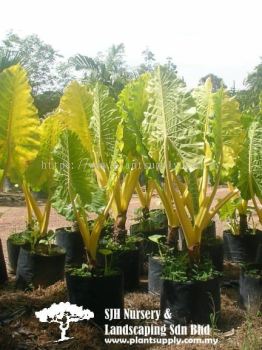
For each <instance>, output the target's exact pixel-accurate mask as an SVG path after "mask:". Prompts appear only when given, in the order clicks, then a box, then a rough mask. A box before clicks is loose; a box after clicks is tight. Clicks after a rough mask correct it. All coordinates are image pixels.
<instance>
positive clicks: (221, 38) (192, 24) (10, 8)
mask: <svg viewBox="0 0 262 350" xmlns="http://www.w3.org/2000/svg"><path fill="white" fill-rule="evenodd" d="M261 10H262V1H261V0H248V1H246V0H216V1H215V0H95V1H93V0H74V1H72V0H12V1H3V2H2V3H1V21H0V40H1V39H3V38H4V37H5V35H6V33H7V32H8V31H10V30H13V31H14V32H15V33H18V34H19V35H21V36H25V35H29V34H33V33H34V34H37V35H38V36H39V37H40V38H41V39H42V40H44V41H45V42H47V43H48V44H51V45H52V46H53V47H54V48H55V49H56V50H58V51H59V52H60V53H61V54H62V55H64V56H65V57H69V56H71V55H74V54H76V53H82V54H86V55H89V56H95V55H96V53H97V52H98V51H105V50H106V49H107V48H108V47H110V46H111V45H112V44H119V43H121V42H123V43H124V44H125V48H126V59H127V62H128V63H129V64H130V65H138V64H139V63H140V62H141V61H142V55H141V53H142V51H143V50H144V49H145V48H147V47H148V48H149V49H150V50H151V51H153V52H154V53H155V56H156V59H157V60H158V61H162V62H163V61H164V60H165V58H166V57H172V58H173V60H174V62H175V64H177V67H178V73H179V75H180V76H183V77H184V79H185V81H186V82H187V84H188V86H189V87H193V86H195V85H197V83H198V81H199V79H200V78H201V77H203V76H204V75H206V74H208V73H213V74H216V75H218V76H220V77H222V78H223V79H224V81H225V83H226V84H227V85H228V87H232V86H233V82H234V81H235V85H236V88H241V87H242V86H243V80H244V79H245V77H246V76H247V74H248V73H249V72H251V71H252V70H253V69H254V67H255V66H256V65H257V64H259V63H260V57H261V56H262V21H261V14H262V11H261Z"/></svg>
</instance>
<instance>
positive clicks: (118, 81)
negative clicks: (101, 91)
mask: <svg viewBox="0 0 262 350" xmlns="http://www.w3.org/2000/svg"><path fill="white" fill-rule="evenodd" d="M69 62H70V63H71V65H72V66H73V67H74V68H75V69H76V70H77V71H81V72H82V73H83V77H82V80H83V81H86V82H88V83H90V84H95V83H96V82H97V81H99V82H101V83H103V84H104V85H106V86H108V87H109V90H110V93H111V95H112V96H114V97H116V96H118V94H119V92H120V91H121V90H122V89H123V87H124V86H125V85H126V83H127V82H128V81H129V80H130V78H131V76H132V73H131V72H130V71H129V70H128V68H127V64H126V61H125V47H124V44H119V45H112V46H111V47H110V48H109V49H108V51H107V52H106V53H105V54H103V53H98V55H97V56H96V57H94V58H92V57H90V56H85V55H81V54H78V55H76V56H74V57H71V58H70V59H69Z"/></svg>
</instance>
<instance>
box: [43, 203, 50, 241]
mask: <svg viewBox="0 0 262 350" xmlns="http://www.w3.org/2000/svg"><path fill="white" fill-rule="evenodd" d="M50 212H51V201H50V199H49V198H48V200H47V202H46V205H45V210H44V215H43V221H42V226H41V228H40V235H41V236H44V235H46V233H47V229H48V225H49V219H50Z"/></svg>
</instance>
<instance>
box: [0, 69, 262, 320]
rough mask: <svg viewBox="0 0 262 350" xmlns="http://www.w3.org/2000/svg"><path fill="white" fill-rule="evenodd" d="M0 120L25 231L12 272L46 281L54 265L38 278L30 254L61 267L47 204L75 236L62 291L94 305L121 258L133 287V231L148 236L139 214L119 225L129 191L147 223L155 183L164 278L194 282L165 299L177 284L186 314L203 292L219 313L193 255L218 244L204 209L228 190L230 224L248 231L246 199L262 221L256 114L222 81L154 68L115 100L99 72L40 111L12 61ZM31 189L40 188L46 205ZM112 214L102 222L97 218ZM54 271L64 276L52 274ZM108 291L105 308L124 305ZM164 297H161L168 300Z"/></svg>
mask: <svg viewBox="0 0 262 350" xmlns="http://www.w3.org/2000/svg"><path fill="white" fill-rule="evenodd" d="M0 119H1V127H0V149H1V159H0V169H2V172H1V184H3V181H4V178H5V177H8V178H9V179H10V180H11V181H12V182H15V183H18V184H19V186H20V187H21V189H22V191H23V193H24V196H25V202H26V207H27V217H28V218H27V229H26V231H25V232H24V234H22V235H19V236H17V235H16V237H13V238H14V240H17V241H19V242H20V243H21V244H23V247H22V248H21V249H20V253H19V256H18V265H17V271H16V273H17V280H18V281H19V283H21V284H23V283H24V282H25V283H26V284H27V285H28V283H33V284H35V285H38V284H40V285H41V284H42V285H45V282H44V281H45V280H46V277H45V273H44V272H46V273H48V271H50V270H52V269H45V271H42V272H41V273H40V274H39V275H40V276H41V278H40V282H39V280H35V279H34V278H35V273H36V269H37V268H36V266H39V262H38V260H37V259H36V258H35V256H39V255H40V256H42V257H43V256H52V257H53V258H54V262H52V263H51V265H52V266H53V269H54V266H56V267H57V268H58V265H59V264H58V263H57V262H58V256H61V266H63V264H64V261H65V252H63V251H61V250H59V249H58V248H57V247H56V246H53V245H52V244H51V238H52V235H53V233H52V232H50V230H49V229H48V226H49V218H50V211H51V207H52V206H53V207H54V208H55V209H56V210H57V212H58V213H60V214H62V215H64V216H65V217H66V218H67V219H69V220H71V221H73V222H74V223H75V224H74V228H76V229H75V231H76V232H80V234H81V239H82V241H83V243H84V249H82V250H80V251H79V255H78V256H77V257H76V260H75V261H74V262H75V263H76V264H75V265H74V266H71V267H68V268H67V272H66V281H67V286H68V290H69V299H70V301H72V302H75V303H80V304H81V305H83V306H85V307H89V308H90V309H92V307H93V306H94V307H95V305H94V304H96V306H97V303H98V304H99V305H100V306H101V307H102V306H103V307H104V306H105V303H102V302H101V303H100V302H99V300H100V298H99V297H98V294H99V292H98V291H99V290H100V291H101V290H103V289H104V288H107V289H108V288H110V287H109V286H111V282H110V280H112V288H113V289H112V293H113V294H114V295H115V296H116V295H118V296H119V295H120V294H121V293H120V290H122V289H121V288H122V287H121V286H122V277H121V273H119V271H118V269H119V268H120V269H121V268H122V271H123V272H124V275H125V276H124V283H125V287H126V289H129V290H130V289H132V288H135V287H137V285H136V283H138V281H139V280H138V272H139V262H138V257H139V252H138V248H137V246H138V245H141V239H139V238H138V237H137V235H133V234H132V233H134V231H138V233H139V234H140V236H141V234H142V236H144V237H143V238H145V236H148V232H147V231H148V227H142V226H143V224H142V226H141V224H140V225H139V227H136V228H135V227H133V228H132V230H133V232H132V230H131V235H128V234H127V229H126V219H127V210H128V208H129V205H130V201H131V198H132V195H133V193H134V192H136V193H137V195H138V198H139V201H140V204H141V208H142V209H141V213H142V217H143V219H144V221H143V222H146V223H148V224H149V225H150V220H151V216H150V201H151V197H152V194H153V193H154V192H155V193H156V194H157V195H158V196H159V198H160V200H161V203H162V206H163V208H164V211H165V217H166V221H167V234H166V242H165V246H166V247H167V248H166V251H167V253H166V254H165V259H164V260H163V262H164V263H163V265H164V266H163V276H164V281H166V280H167V281H173V282H176V281H177V278H178V282H183V283H186V285H187V286H188V285H189V284H190V285H192V286H194V287H192V288H193V289H192V290H191V291H190V292H189V291H188V292H183V293H182V292H181V293H180V292H179V291H175V290H173V291H172V292H171V295H172V296H175V299H173V301H172V303H173V304H174V305H177V304H176V303H177V300H178V299H176V298H177V296H178V295H180V294H181V295H183V294H187V293H188V295H191V294H190V293H193V294H194V295H198V297H197V298H196V299H195V298H194V299H193V300H194V301H193V305H192V302H191V306H190V310H191V311H190V313H189V314H188V315H190V316H185V320H186V321H188V320H189V319H190V318H191V317H192V319H193V318H194V317H193V316H192V315H195V314H196V313H197V312H198V313H199V315H200V314H201V312H200V311H201V310H200V309H201V305H202V304H201V303H202V300H203V298H205V296H206V295H207V294H208V293H211V294H212V296H213V300H215V304H214V305H215V306H214V305H213V306H214V313H215V314H216V313H217V312H218V311H219V308H220V303H219V297H218V296H219V295H220V292H219V283H218V282H216V283H215V285H213V282H212V281H218V279H217V271H216V269H215V268H214V266H213V265H212V263H210V262H208V261H206V259H203V258H202V257H203V256H206V258H211V260H213V262H214V261H215V258H214V256H215V253H212V251H213V252H215V251H216V249H215V248H211V247H213V246H219V244H218V243H217V240H216V238H215V237H214V235H213V241H214V243H216V244H211V241H212V239H211V238H210V235H211V236H212V234H210V232H212V231H210V226H212V219H213V218H214V217H215V215H216V214H218V213H219V212H220V213H221V210H225V208H226V207H227V206H228V205H229V204H230V203H231V204H232V201H233V200H234V201H235V202H234V203H237V204H236V207H235V210H238V212H239V214H240V218H241V220H240V224H239V230H238V229H236V230H235V231H234V233H235V234H237V235H238V236H239V237H240V235H242V234H243V235H245V236H247V237H249V236H250V237H251V236H252V237H253V235H250V230H248V228H247V223H246V216H247V211H248V205H247V204H248V201H249V200H252V202H253V205H254V208H255V211H256V213H257V215H258V217H259V220H260V222H262V211H261V208H260V206H259V202H261V198H262V195H261V193H262V181H261V169H260V164H261V147H260V146H259V144H260V136H261V132H262V125H261V121H260V119H259V116H249V115H246V114H241V113H240V111H239V106H238V103H237V101H236V100H235V99H234V98H232V97H231V96H230V95H229V94H228V93H227V92H226V90H225V89H224V88H223V87H221V89H219V90H218V91H217V92H213V90H212V84H211V81H210V80H207V82H206V83H205V85H203V86H200V87H198V88H196V89H195V90H193V91H192V92H188V91H187V90H186V88H185V86H184V84H183V82H182V81H181V80H180V79H178V77H177V76H176V75H175V74H174V73H173V72H170V71H169V70H168V68H166V67H158V68H157V69H156V70H155V71H154V72H152V73H150V74H149V73H148V74H144V75H142V76H140V77H138V78H137V79H136V80H134V81H132V82H131V83H129V84H127V85H126V87H125V88H124V89H123V91H122V92H121V93H120V95H119V96H118V100H117V101H115V99H114V98H113V97H112V96H110V93H109V90H108V88H107V87H106V86H103V85H102V84H101V83H99V82H97V83H96V84H95V86H86V85H81V84H79V83H78V82H72V83H71V84H69V86H68V87H67V88H66V90H65V92H64V95H63V96H62V98H61V101H60V104H59V107H58V108H57V110H55V111H54V112H53V113H51V114H50V115H48V116H47V117H46V118H45V119H44V120H43V121H40V120H39V118H38V116H37V111H36V108H35V107H34V104H33V100H32V97H31V91H30V86H29V83H28V81H27V77H26V72H25V71H24V70H23V68H21V67H20V66H19V65H18V66H13V67H11V68H9V69H6V70H5V71H3V72H2V73H1V75H0ZM242 140H244V142H242ZM142 183H143V184H144V186H142ZM225 183H227V187H225V188H224V191H223V193H222V197H221V196H219V199H217V198H218V194H219V188H220V185H221V184H225ZM32 191H42V192H44V193H45V205H44V209H42V208H41V207H39V204H38V202H37V201H36V200H35V198H34V196H33V194H32ZM90 214H92V215H91V216H90ZM229 216H230V215H229ZM231 217H232V215H231ZM109 218H111V225H110V224H109V225H106V223H107V222H108V220H109V221H110V219H109ZM91 219H92V220H91ZM157 221H158V220H157ZM105 227H107V229H106V228H105ZM234 227H235V226H234ZM154 229H155V232H153V233H157V234H159V233H161V229H162V227H161V225H159V226H156V227H154V228H153V229H152V227H151V228H150V229H149V231H150V232H151V233H152V231H153V230H154ZM103 230H104V231H105V230H107V231H108V232H107V233H109V235H108V234H104V233H105V232H103ZM73 231H74V229H73ZM59 232H60V233H59ZM59 232H58V233H57V235H56V236H57V240H58V241H59V238H58V237H59V235H60V236H61V235H62V233H61V230H60V231H59ZM63 232H64V231H63ZM67 233H68V236H70V235H71V233H72V232H71V233H69V232H66V234H67ZM251 233H252V232H251ZM255 236H256V237H258V236H259V235H258V236H257V235H255ZM70 237H71V236H70ZM72 237H75V236H72ZM226 237H227V236H225V243H227V244H228V246H229V247H230V243H229V242H228V239H226ZM230 237H231V236H230ZM234 237H235V236H234ZM259 237H260V236H259ZM60 239H62V240H63V238H61V237H60ZM73 240H75V238H74V239H73ZM76 240H77V239H76ZM76 240H75V241H76ZM75 241H74V242H75ZM201 242H202V245H201ZM256 242H261V241H259V239H258V240H257V241H256ZM24 243H26V244H25V245H24ZM73 244H76V245H77V244H78V243H73V242H71V243H69V245H68V248H67V252H68V251H69V250H70V248H72V246H73ZM256 246H258V245H257V244H256ZM256 246H255V245H254V246H253V248H252V249H254V250H253V254H255V248H256ZM150 249H151V248H150ZM153 249H154V248H153ZM201 249H204V250H205V251H206V252H208V254H203V252H202V251H201ZM212 249H213V250H212ZM181 251H182V253H181ZM21 252H23V254H24V257H23V254H22V253H21ZM212 254H213V255H212ZM230 254H231V253H230ZM69 255H70V254H68V255H67V259H69ZM233 255H234V254H231V257H232V256H233ZM82 259H83V261H81V260H82ZM28 261H30V264H31V268H30V269H29V270H30V271H29V273H28V269H27V268H25V266H28V265H27V263H28ZM67 262H69V260H68V261H67ZM81 263H82V265H80V266H79V265H78V266H77V264H81ZM46 266H47V265H46ZM62 271H63V269H62ZM55 275H56V276H57V278H62V274H59V273H58V272H56V273H55ZM132 276H133V277H132ZM203 276H204V277H203ZM132 279H133V282H132V283H131V282H130V281H131V280H132ZM80 281H82V282H80ZM117 281H118V283H117ZM164 284H165V283H164ZM167 285H168V283H167ZM116 286H118V288H119V289H118V292H117V291H116V290H115V288H116ZM183 290H184V289H183ZM193 290H194V292H193ZM199 293H202V294H201V295H202V296H204V297H203V298H202V297H201V296H199V295H200V294H199ZM108 294H110V293H108ZM121 295H123V294H121ZM163 295H165V293H164V294H163ZM84 296H86V298H84ZM87 296H89V297H87ZM163 298H164V300H167V298H166V297H163ZM189 299H190V298H189ZM117 300H118V301H117V302H116V299H114V300H112V303H111V301H110V300H109V301H108V303H109V304H110V305H109V304H108V307H115V308H117V307H120V306H121V305H123V298H122V297H120V296H119V297H118V298H117ZM161 300H162V299H161ZM85 302H86V303H87V304H85ZM92 303H93V304H92ZM114 303H115V304H114ZM178 303H179V302H178ZM161 305H163V308H165V307H167V306H166V304H165V301H163V302H162V304H161ZM175 307H176V306H175ZM101 310H102V308H101ZM194 310H199V311H197V312H195V311H194ZM208 310H210V308H209V309H208ZM101 312H102V311H101ZM101 312H98V313H97V314H98V315H100V316H98V318H100V317H102V314H101ZM208 312H209V311H208ZM175 314H176V313H175ZM183 317H184V316H183ZM199 317H200V316H199ZM200 320H201V319H200ZM205 320H206V318H205ZM100 321H101V320H100Z"/></svg>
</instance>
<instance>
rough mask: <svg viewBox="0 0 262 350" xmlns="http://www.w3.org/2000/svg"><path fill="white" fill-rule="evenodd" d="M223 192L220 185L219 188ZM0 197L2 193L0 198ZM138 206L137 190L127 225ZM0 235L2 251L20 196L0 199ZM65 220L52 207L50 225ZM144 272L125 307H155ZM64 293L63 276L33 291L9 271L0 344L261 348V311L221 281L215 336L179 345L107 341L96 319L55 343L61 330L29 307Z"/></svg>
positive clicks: (20, 208) (16, 225)
mask: <svg viewBox="0 0 262 350" xmlns="http://www.w3.org/2000/svg"><path fill="white" fill-rule="evenodd" d="M222 192H223V189H221V191H220V193H222ZM0 199H1V198H0ZM138 206H139V202H138V199H137V197H136V196H134V197H133V199H132V202H131V206H130V208H129V212H128V226H129V225H130V223H131V217H132V215H133V211H134V208H136V207H138ZM152 207H153V208H157V207H159V200H158V198H157V197H154V198H153V203H152ZM1 213H2V216H1V218H0V230H1V231H0V237H1V239H2V241H3V246H4V254H5V258H6V257H7V255H6V248H5V247H6V239H7V237H8V235H9V234H10V233H12V232H14V231H16V232H19V231H20V230H21V229H23V228H24V223H25V217H26V209H25V207H24V203H23V200H22V199H21V198H19V197H16V198H13V199H10V198H9V199H3V198H2V199H1V202H0V214H1ZM65 224H67V222H66V221H65V220H64V219H63V218H62V217H61V216H59V215H57V214H56V213H55V212H52V215H51V222H50V227H51V228H57V227H61V226H64V225H65ZM222 230H223V225H221V224H220V223H218V225H217V232H218V234H220V235H221V234H222ZM238 274H239V268H238V266H236V265H233V264H229V263H226V264H225V276H224V281H227V280H232V279H233V280H234V279H237V278H238ZM146 288H147V280H146V277H144V278H142V280H141V288H140V290H139V291H137V292H135V293H128V294H126V295H125V307H126V308H134V309H143V310H145V309H159V298H158V297H157V296H153V295H150V294H148V293H147V292H146ZM66 299H67V295H66V287H65V284H64V282H59V283H57V284H55V285H53V286H51V287H49V288H47V289H45V290H43V289H38V290H35V291H33V292H21V291H16V290H15V287H14V278H13V277H11V276H10V281H9V283H8V284H6V285H5V286H3V287H1V288H0V350H23V349H24V350H26V349H29V350H33V349H35V350H38V349H42V350H44V349H46V350H47V349H48V350H49V349H50V350H53V349H70V350H107V349H109V350H111V349H112V350H126V349H128V348H131V349H141V350H142V349H152V350H161V349H163V348H165V349H169V350H173V349H181V350H199V349H203V350H205V349H219V350H222V349H223V350H261V349H262V319H261V315H251V314H247V313H246V312H245V311H244V310H243V309H242V308H241V307H240V305H239V302H238V292H237V289H236V288H235V287H234V285H232V286H231V287H229V286H227V287H226V286H225V285H224V287H222V314H221V320H220V322H219V324H218V325H217V329H216V330H215V335H214V337H215V338H218V340H219V342H218V345H216V346H213V347H212V346H210V345H188V346H186V345H180V346H158V347H157V346H153V345H133V346H129V345H106V344H105V343H104V340H103V332H102V330H101V329H99V328H98V327H97V326H95V325H87V324H85V323H83V322H79V323H72V324H71V325H70V329H69V336H71V337H73V339H71V340H69V341H66V342H64V343H59V344H56V343H54V341H55V340H56V339H58V338H59V335H60V331H59V328H58V325H57V324H55V323H40V322H39V321H38V320H37V319H36V318H35V317H34V312H35V311H36V310H40V309H42V308H43V307H49V306H50V305H51V304H52V303H54V302H59V301H65V300H66ZM132 322H134V323H135V324H139V325H140V324H145V323H143V322H142V321H132Z"/></svg>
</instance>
